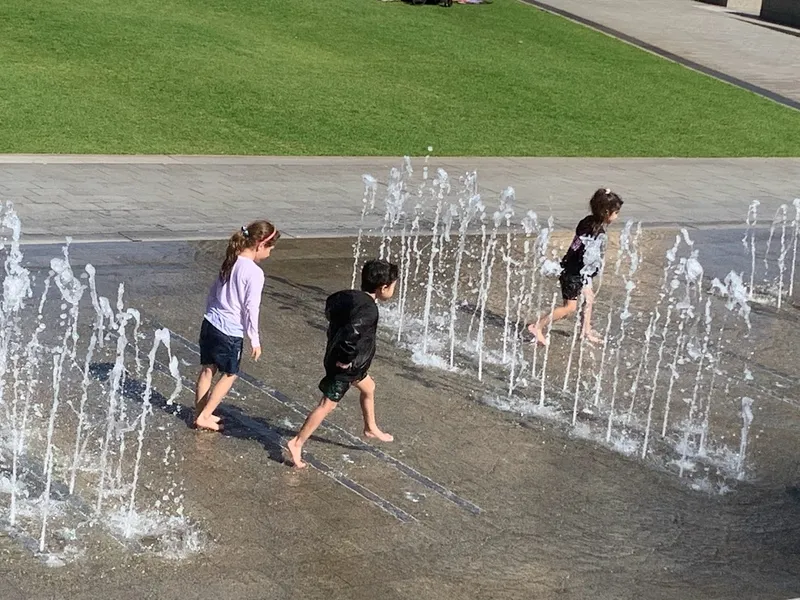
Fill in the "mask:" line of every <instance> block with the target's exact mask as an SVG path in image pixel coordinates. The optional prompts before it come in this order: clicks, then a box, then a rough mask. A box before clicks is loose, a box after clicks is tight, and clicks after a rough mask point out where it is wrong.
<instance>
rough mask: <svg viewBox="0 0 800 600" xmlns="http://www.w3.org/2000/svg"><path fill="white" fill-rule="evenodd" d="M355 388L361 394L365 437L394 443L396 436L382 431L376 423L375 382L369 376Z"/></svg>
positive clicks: (355, 385) (355, 384)
mask: <svg viewBox="0 0 800 600" xmlns="http://www.w3.org/2000/svg"><path fill="white" fill-rule="evenodd" d="M353 386H354V387H355V388H356V389H357V390H358V391H359V392H361V412H362V413H363V415H364V437H368V438H376V439H379V440H380V441H382V442H392V441H394V436H393V435H391V434H388V433H385V432H383V431H381V430H380V428H379V427H378V424H377V423H376V422H375V380H374V379H373V378H372V377H370V376H369V375H367V376H366V377H364V379H362V380H361V381H359V382H357V383H354V384H353Z"/></svg>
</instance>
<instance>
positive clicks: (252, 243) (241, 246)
mask: <svg viewBox="0 0 800 600" xmlns="http://www.w3.org/2000/svg"><path fill="white" fill-rule="evenodd" d="M280 237H281V232H280V231H278V229H277V228H276V227H275V226H274V225H273V224H272V223H270V222H269V221H253V222H252V223H250V224H249V225H246V226H245V227H242V228H241V229H240V230H239V231H237V232H236V233H234V234H233V235H232V236H231V239H230V240H228V248H227V250H225V260H224V261H222V266H221V267H220V269H219V278H220V279H221V280H222V282H223V283H228V280H229V279H230V278H231V271H233V265H235V264H236V258H237V257H238V256H239V254H241V253H242V251H243V250H247V249H248V248H255V247H256V246H258V245H259V244H260V243H261V242H264V241H267V242H268V244H267V245H268V246H274V245H275V242H277V241H278V238H280Z"/></svg>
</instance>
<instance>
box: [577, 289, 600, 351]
mask: <svg viewBox="0 0 800 600" xmlns="http://www.w3.org/2000/svg"><path fill="white" fill-rule="evenodd" d="M583 294H584V304H583V315H582V318H583V327H582V330H581V335H582V336H583V337H585V338H586V339H587V340H589V341H590V342H592V343H593V344H598V343H600V342H602V341H603V339H602V338H601V337H600V336H599V334H598V333H597V332H596V331H594V330H593V329H592V308H593V306H594V292H593V291H592V288H591V286H589V287H585V288H584V290H583Z"/></svg>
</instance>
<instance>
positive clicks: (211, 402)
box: [194, 373, 236, 431]
mask: <svg viewBox="0 0 800 600" xmlns="http://www.w3.org/2000/svg"><path fill="white" fill-rule="evenodd" d="M234 381H236V375H229V374H227V373H223V375H222V377H220V378H219V381H217V384H216V385H215V386H214V387H213V388H211V393H210V394H208V401H207V402H206V405H205V406H204V407H203V410H202V412H201V413H200V414H199V415H198V416H197V419H196V420H195V422H194V424H195V425H197V427H200V428H202V429H211V430H213V431H220V429H221V427H220V426H219V419H218V418H216V417H214V415H213V413H214V411H215V410H217V407H218V406H219V404H220V402H222V399H223V398H224V397H225V396H226V395H227V393H228V392H230V391H231V387H233V382H234Z"/></svg>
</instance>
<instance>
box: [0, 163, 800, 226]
mask: <svg viewBox="0 0 800 600" xmlns="http://www.w3.org/2000/svg"><path fill="white" fill-rule="evenodd" d="M402 165H403V160H402V158H400V157H396V158H392V157H378V158H345V157H331V158H324V157H308V158H302V157H181V156H174V157H159V156H150V157H124V158H123V157H108V156H72V157H70V156H53V157H45V156H27V157H25V156H20V155H11V156H0V199H2V200H6V201H12V202H13V203H14V205H15V206H16V209H17V211H18V212H19V214H20V217H21V218H22V222H23V231H24V232H25V233H26V234H30V236H31V239H34V238H37V237H38V241H42V240H43V239H45V238H47V239H54V240H55V239H63V237H64V236H65V235H71V236H73V237H74V238H75V239H76V240H78V239H99V238H114V237H130V236H129V235H128V233H130V232H133V237H134V238H135V239H165V238H166V237H167V236H169V235H170V234H172V235H174V239H198V238H201V237H205V238H207V239H209V238H218V237H227V236H228V235H230V232H232V231H235V230H236V229H238V228H239V227H241V225H242V224H244V223H246V222H249V221H250V220H252V219H256V218H268V219H271V220H273V221H274V222H275V223H277V224H278V227H279V228H280V229H281V230H282V231H285V232H286V233H287V234H288V235H292V236H298V237H308V236H323V237H324V236H332V237H336V236H341V235H354V234H355V233H357V231H358V229H359V222H360V217H361V209H362V200H363V195H364V184H363V182H362V175H363V174H370V175H373V176H374V177H375V178H376V179H377V180H378V182H379V189H378V198H379V200H382V199H383V198H384V197H385V195H386V182H387V180H388V176H389V172H390V170H391V169H392V168H395V167H397V168H400V167H402ZM412 165H413V167H414V169H415V173H414V176H413V178H414V181H415V182H416V183H417V184H418V183H421V182H422V178H423V171H424V167H425V159H424V158H419V159H416V160H414V161H413V162H412ZM428 166H429V177H430V178H432V177H433V176H434V174H435V171H436V169H438V168H442V169H444V170H445V171H447V172H448V174H449V175H450V177H451V178H452V179H454V180H457V179H458V177H460V176H462V175H464V174H465V173H467V172H469V171H473V170H475V171H477V173H478V183H479V189H480V192H481V194H482V197H483V199H484V201H485V202H486V203H487V204H488V205H490V206H491V205H494V204H495V203H496V202H497V201H498V199H499V197H500V194H501V193H502V191H503V190H505V189H506V188H507V187H509V186H511V187H513V188H514V189H515V191H516V203H517V207H518V209H519V211H520V212H522V211H524V210H535V211H537V212H538V213H539V214H540V215H543V216H547V215H552V216H554V218H555V220H556V224H557V226H559V227H572V226H573V225H574V223H573V221H575V220H576V218H579V216H580V214H581V213H583V212H584V211H585V210H586V205H587V202H588V199H589V197H590V196H591V194H592V193H593V192H594V190H595V189H597V188H598V187H611V188H613V189H614V190H616V191H617V192H618V193H620V194H621V195H622V197H623V198H624V199H625V201H626V204H625V217H626V218H632V219H640V220H643V221H644V222H645V223H648V224H658V223H662V222H663V223H676V222H680V223H682V224H684V225H687V226H690V227H691V226H698V225H704V224H709V223H715V222H717V223H719V222H723V223H731V222H737V221H741V220H742V219H743V218H744V215H745V214H746V209H747V205H748V204H749V203H750V201H752V200H760V201H762V202H764V203H765V204H767V205H774V206H777V205H778V204H780V203H785V202H791V201H792V200H793V199H794V198H795V197H797V196H800V158H798V159H795V158H785V159H764V158H742V159H697V160H692V159H655V158H653V159H647V158H643V159H585V158H564V159H560V158H448V157H443V158H438V157H434V158H430V159H429V161H428ZM412 191H413V190H412ZM381 218H382V216H370V219H371V220H370V222H369V223H368V224H369V225H375V224H376V223H378V222H380V219H381ZM126 232H128V233H126Z"/></svg>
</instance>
